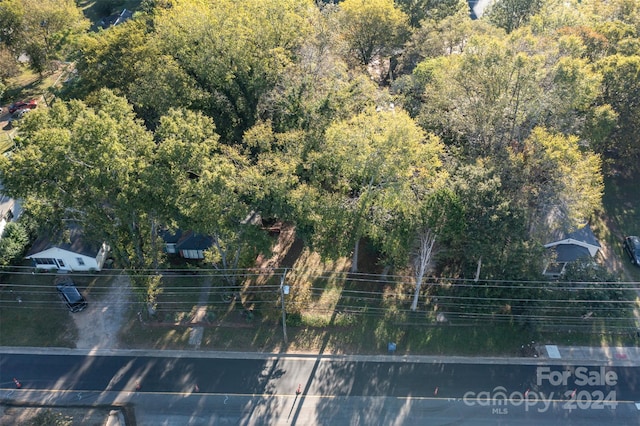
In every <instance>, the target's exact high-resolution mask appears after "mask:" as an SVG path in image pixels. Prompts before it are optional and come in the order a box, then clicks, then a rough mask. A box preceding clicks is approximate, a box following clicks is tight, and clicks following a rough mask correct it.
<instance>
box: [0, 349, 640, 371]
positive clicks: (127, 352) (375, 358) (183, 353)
mask: <svg viewBox="0 0 640 426" xmlns="http://www.w3.org/2000/svg"><path fill="white" fill-rule="evenodd" d="M634 349H635V348H634ZM0 353H8V354H34V355H60V356H64V355H76V356H78V355H80V356H140V357H155V358H159V357H180V358H212V359H214V358H220V359H256V360H261V359H309V360H313V359H315V360H318V361H320V362H330V361H334V362H335V361H350V362H352V361H356V362H357V361H359V362H389V363H404V362H406V363H425V364H435V363H444V364H456V363H458V364H459V363H465V364H517V365H542V364H544V365H548V364H569V363H572V364H575V363H579V364H584V365H609V366H634V365H638V361H637V360H634V359H603V358H593V359H589V358H561V359H553V358H548V357H545V356H540V357H537V358H534V357H467V356H442V355H338V354H310V353H269V352H234V351H202V350H149V349H71V348H34V347H9V346H1V347H0Z"/></svg>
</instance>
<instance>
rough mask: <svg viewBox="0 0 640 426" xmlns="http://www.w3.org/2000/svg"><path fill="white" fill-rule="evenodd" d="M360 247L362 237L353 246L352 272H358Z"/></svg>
mask: <svg viewBox="0 0 640 426" xmlns="http://www.w3.org/2000/svg"><path fill="white" fill-rule="evenodd" d="M359 248H360V238H358V239H357V240H356V245H355V247H354V248H353V259H351V273H352V274H355V273H356V272H358V251H359Z"/></svg>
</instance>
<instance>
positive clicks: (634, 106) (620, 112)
mask: <svg viewBox="0 0 640 426" xmlns="http://www.w3.org/2000/svg"><path fill="white" fill-rule="evenodd" d="M597 69H598V70H599V71H600V73H601V74H602V76H603V81H602V94H601V100H600V102H601V104H603V105H605V104H608V105H611V107H613V110H614V111H615V115H616V116H617V121H616V126H615V128H614V130H613V132H612V134H611V135H610V137H609V138H607V139H606V141H605V142H604V145H603V146H602V147H601V151H600V152H601V153H602V154H603V155H605V156H606V157H608V158H610V159H611V160H612V161H613V163H614V165H615V168H617V169H618V170H620V171H624V172H623V173H633V172H637V171H639V170H640V144H639V143H638V138H637V131H636V129H638V126H640V104H639V102H640V56H621V55H612V56H609V57H606V58H604V59H603V60H601V61H600V62H599V63H598V64H597Z"/></svg>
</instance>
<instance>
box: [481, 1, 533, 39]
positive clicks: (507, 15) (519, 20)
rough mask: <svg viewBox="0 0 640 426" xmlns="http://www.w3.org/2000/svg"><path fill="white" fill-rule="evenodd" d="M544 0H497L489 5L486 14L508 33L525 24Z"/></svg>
mask: <svg viewBox="0 0 640 426" xmlns="http://www.w3.org/2000/svg"><path fill="white" fill-rule="evenodd" d="M543 1H544V0H497V1H496V2H494V3H492V4H491V6H489V9H488V10H487V11H486V13H485V14H486V15H487V16H488V18H489V20H490V21H491V22H492V23H493V24H494V25H496V26H498V27H500V28H503V29H504V30H505V31H506V32H507V33H510V32H512V31H514V30H515V29H517V28H520V27H521V26H523V25H525V24H526V23H527V22H528V21H529V19H530V18H531V16H532V15H535V14H536V13H537V12H538V11H539V10H540V8H541V7H542V5H543Z"/></svg>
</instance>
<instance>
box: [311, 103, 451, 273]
mask: <svg viewBox="0 0 640 426" xmlns="http://www.w3.org/2000/svg"><path fill="white" fill-rule="evenodd" d="M441 150H442V147H441V145H440V142H439V140H438V139H437V138H435V137H433V136H428V135H425V134H424V132H423V131H422V130H421V129H420V128H419V127H418V126H417V125H416V124H415V122H414V121H413V120H412V119H411V118H410V117H409V116H408V115H407V114H406V113H405V112H403V111H401V110H384V109H382V110H380V111H376V110H373V109H370V110H367V111H365V112H363V113H361V114H358V115H356V116H354V117H352V118H350V119H348V120H344V121H338V122H336V123H334V124H333V125H332V126H330V127H329V128H328V129H327V131H326V136H325V141H324V144H323V146H321V147H320V149H319V151H317V152H315V153H313V154H310V155H309V158H308V163H309V164H310V165H313V169H314V174H313V178H312V179H313V180H312V182H313V184H314V186H315V187H316V188H317V189H316V190H315V191H314V192H313V193H314V194H315V195H316V202H315V203H314V204H313V205H314V211H313V219H312V220H313V224H314V225H313V226H314V233H315V238H314V243H315V246H316V248H317V249H319V250H320V251H321V252H322V253H323V254H325V255H327V256H329V257H335V256H339V255H343V254H345V252H347V250H349V248H352V249H353V252H352V253H353V262H352V271H354V272H355V271H357V269H358V262H357V258H358V249H359V243H360V240H361V239H362V238H363V237H364V236H369V237H371V238H373V239H374V240H376V241H377V242H378V243H379V244H381V245H387V246H388V247H392V246H394V244H393V243H392V242H391V241H390V240H387V241H386V243H383V241H384V239H385V237H389V238H390V237H391V236H390V235H388V234H386V233H384V232H381V231H382V229H388V228H385V227H384V226H385V224H386V223H388V222H389V221H392V220H394V218H397V217H398V215H399V214H401V213H400V212H401V211H402V210H403V209H405V208H411V205H409V204H408V203H407V202H406V200H407V199H408V198H409V197H413V196H414V195H413V192H412V186H411V185H412V184H414V183H416V182H417V183H419V184H420V185H422V186H423V187H429V186H431V185H434V183H435V182H436V181H437V178H438V176H439V169H440V166H441V162H440V155H441V152H442V151H441ZM405 217H408V216H405ZM398 228H399V229H400V228H402V227H398Z"/></svg>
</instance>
